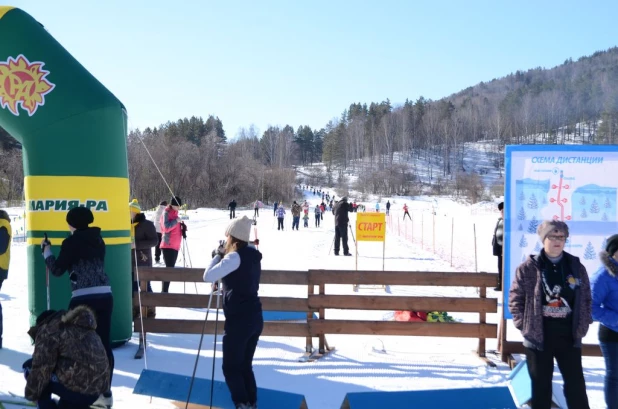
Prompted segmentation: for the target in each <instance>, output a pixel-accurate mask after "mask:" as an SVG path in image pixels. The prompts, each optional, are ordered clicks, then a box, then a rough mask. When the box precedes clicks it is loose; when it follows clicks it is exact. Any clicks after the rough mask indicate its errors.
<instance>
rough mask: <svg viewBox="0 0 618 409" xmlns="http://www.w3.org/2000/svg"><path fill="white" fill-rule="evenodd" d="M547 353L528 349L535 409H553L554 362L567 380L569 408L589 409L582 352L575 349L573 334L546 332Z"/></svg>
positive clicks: (565, 380)
mask: <svg viewBox="0 0 618 409" xmlns="http://www.w3.org/2000/svg"><path fill="white" fill-rule="evenodd" d="M544 337H545V342H544V344H545V345H544V350H543V351H539V350H536V349H532V348H526V349H525V350H526V360H527V363H528V373H529V374H530V379H531V381H532V399H531V401H530V404H531V407H532V409H550V407H551V398H552V384H551V382H552V378H553V375H554V358H556V362H557V363H558V369H560V373H561V374H562V379H564V388H563V390H564V397H565V398H566V403H567V406H568V407H569V408H573V409H590V406H589V405H588V396H587V395H586V382H585V380H584V370H583V368H582V350H581V348H576V347H574V346H573V337H572V335H570V334H556V333H555V332H554V333H552V331H545V330H544Z"/></svg>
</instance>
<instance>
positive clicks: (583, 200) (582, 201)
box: [579, 196, 586, 206]
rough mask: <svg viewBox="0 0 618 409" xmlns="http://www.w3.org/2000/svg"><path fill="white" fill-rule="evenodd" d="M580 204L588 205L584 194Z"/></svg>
mask: <svg viewBox="0 0 618 409" xmlns="http://www.w3.org/2000/svg"><path fill="white" fill-rule="evenodd" d="M579 204H580V205H582V206H586V197H585V196H582V198H581V199H580V200H579Z"/></svg>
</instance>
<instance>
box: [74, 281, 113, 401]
mask: <svg viewBox="0 0 618 409" xmlns="http://www.w3.org/2000/svg"><path fill="white" fill-rule="evenodd" d="M78 305H87V306H88V307H90V308H91V309H92V310H93V311H94V316H95V317H96V318H97V334H98V335H99V337H100V338H101V342H103V347H105V353H106V354H107V359H108V360H109V383H110V385H109V387H110V390H111V387H112V385H111V383H112V376H113V375H114V354H113V353H112V336H111V329H112V311H113V310H114V296H113V295H112V293H105V294H90V295H82V296H79V297H73V298H71V302H70V303H69V309H73V308H75V307H77V306H78Z"/></svg>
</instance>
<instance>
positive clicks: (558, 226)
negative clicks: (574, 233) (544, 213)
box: [536, 220, 569, 242]
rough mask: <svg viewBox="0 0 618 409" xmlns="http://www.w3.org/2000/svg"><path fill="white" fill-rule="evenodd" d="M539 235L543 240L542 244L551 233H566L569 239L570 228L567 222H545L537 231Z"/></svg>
mask: <svg viewBox="0 0 618 409" xmlns="http://www.w3.org/2000/svg"><path fill="white" fill-rule="evenodd" d="M536 232H537V234H538V235H539V237H540V238H541V242H543V241H545V238H546V237H547V236H548V235H549V234H550V233H554V232H555V233H564V235H565V236H566V237H569V226H567V224H566V223H565V222H561V221H559V220H545V221H544V222H543V223H541V224H539V227H538V228H537V230H536Z"/></svg>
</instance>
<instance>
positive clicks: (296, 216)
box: [292, 200, 301, 230]
mask: <svg viewBox="0 0 618 409" xmlns="http://www.w3.org/2000/svg"><path fill="white" fill-rule="evenodd" d="M300 212H301V208H300V205H299V204H298V203H296V200H295V201H294V203H293V204H292V230H294V226H296V230H298V224H299V223H300Z"/></svg>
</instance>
